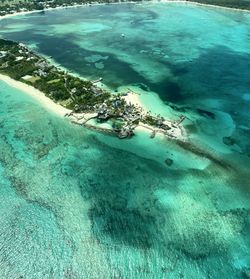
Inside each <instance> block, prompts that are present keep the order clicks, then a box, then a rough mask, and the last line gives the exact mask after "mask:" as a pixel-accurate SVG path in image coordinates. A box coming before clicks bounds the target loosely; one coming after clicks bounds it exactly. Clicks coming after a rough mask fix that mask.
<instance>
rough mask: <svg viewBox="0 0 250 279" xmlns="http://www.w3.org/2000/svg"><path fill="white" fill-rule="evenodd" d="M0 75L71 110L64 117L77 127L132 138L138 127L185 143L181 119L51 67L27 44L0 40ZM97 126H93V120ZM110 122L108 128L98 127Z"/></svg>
mask: <svg viewBox="0 0 250 279" xmlns="http://www.w3.org/2000/svg"><path fill="white" fill-rule="evenodd" d="M0 65H1V66H0V74H1V75H6V76H8V77H10V78H12V79H13V80H16V81H19V82H22V83H25V84H27V85H29V86H32V87H34V88H36V89H37V90H39V92H41V94H45V96H46V97H48V98H50V99H52V100H53V101H54V102H55V103H57V104H59V105H61V106H63V107H64V108H66V109H68V112H67V113H65V117H69V118H70V120H71V121H72V122H73V123H75V124H78V125H82V126H85V127H87V128H90V129H95V130H98V131H101V132H105V133H109V134H112V135H116V136H118V137H119V138H121V139H122V138H129V137H131V136H133V135H134V131H135V129H136V128H138V127H139V128H141V129H144V130H145V129H146V130H148V131H150V133H151V135H150V137H151V138H153V137H154V136H155V135H156V133H161V134H163V135H165V136H167V137H169V138H172V139H178V140H180V139H181V140H184V139H185V137H186V133H185V129H184V128H183V126H182V125H181V123H182V122H183V121H184V120H185V116H182V115H181V116H180V118H179V119H175V120H167V119H165V118H163V117H162V116H161V115H152V114H151V113H150V112H149V111H147V110H146V109H145V108H144V107H143V106H142V105H141V104H140V101H139V99H138V98H137V96H136V93H135V92H133V91H131V90H130V89H129V88H128V90H127V91H125V92H114V93H112V92H108V91H107V90H104V89H102V88H101V87H100V86H97V84H98V82H99V81H100V79H98V80H95V81H89V80H85V79H83V78H80V77H78V76H76V75H74V74H71V73H69V72H67V71H66V70H64V69H61V68H59V67H56V66H55V65H53V64H51V63H50V62H49V61H48V60H47V59H46V58H44V57H42V56H41V55H40V54H37V53H35V52H34V51H32V50H30V49H29V48H27V47H26V46H25V45H24V44H22V43H18V42H14V41H10V40H5V39H0ZM93 119H94V120H95V121H96V122H95V123H91V124H90V120H93ZM100 123H107V124H108V125H105V127H104V126H103V125H99V124H100Z"/></svg>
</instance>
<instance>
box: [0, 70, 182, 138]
mask: <svg viewBox="0 0 250 279" xmlns="http://www.w3.org/2000/svg"><path fill="white" fill-rule="evenodd" d="M0 81H3V82H4V83H6V84H8V85H9V86H11V87H13V88H15V89H17V90H20V91H22V92H23V93H24V94H26V95H28V96H30V97H31V98H33V99H34V100H35V101H37V102H38V103H39V104H40V105H41V106H43V107H44V108H45V109H47V110H48V111H50V112H52V113H54V114H56V115H57V116H60V117H65V116H68V117H69V119H70V121H71V123H73V124H76V125H80V126H83V127H86V128H87V129H92V130H93V129H94V130H97V131H100V132H108V133H111V129H108V128H103V127H101V126H100V125H92V124H89V123H87V122H88V121H89V120H91V119H92V118H95V115H96V114H95V113H79V114H78V113H72V110H70V109H67V108H65V107H63V106H62V105H60V104H58V103H55V102H54V101H53V100H52V99H50V98H49V97H47V96H45V94H44V93H43V92H41V91H40V90H38V89H36V88H34V87H32V86H31V85H28V84H25V83H23V82H21V81H17V80H14V79H12V78H10V77H9V76H7V75H3V74H0ZM123 98H124V99H125V100H126V101H128V100H129V102H131V104H136V105H138V106H140V107H141V108H142V109H143V112H145V111H146V110H145V107H144V106H143V103H142V102H141V101H140V99H139V95H138V94H137V93H135V92H132V91H131V92H129V93H128V94H127V96H124V97H123ZM166 122H167V123H168V124H169V125H170V126H171V130H170V131H168V132H165V131H164V130H162V129H160V128H155V127H153V126H150V125H147V124H143V123H141V122H140V123H139V124H138V125H137V126H136V128H135V131H138V132H140V131H143V132H147V133H148V134H149V136H150V135H152V134H154V136H153V137H155V136H165V137H166V138H168V139H175V140H181V141H185V139H187V134H186V131H185V129H184V128H183V127H182V126H179V127H178V129H176V128H173V127H172V124H173V123H172V122H170V121H168V120H166Z"/></svg>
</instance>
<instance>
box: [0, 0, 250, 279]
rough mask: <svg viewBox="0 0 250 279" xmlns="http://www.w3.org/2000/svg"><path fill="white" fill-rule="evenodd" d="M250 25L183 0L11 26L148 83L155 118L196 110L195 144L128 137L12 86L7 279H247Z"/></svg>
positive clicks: (91, 71) (2, 243)
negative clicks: (70, 116)
mask: <svg viewBox="0 0 250 279" xmlns="http://www.w3.org/2000/svg"><path fill="white" fill-rule="evenodd" d="M55 15H57V16H55ZM59 15H60V16H59ZM97 15H98V16H97ZM118 19H119V20H118ZM19 21H22V24H23V25H22V29H20V30H17V26H18V25H17V24H18V23H19ZM236 22H237V24H236ZM249 22H250V20H249V16H248V15H247V14H245V13H235V12H226V11H224V10H218V9H206V8H198V7H196V8H194V7H193V6H186V5H177V4H176V5H174V4H169V5H163V4H160V5H155V4H149V5H114V6H113V5H111V6H96V7H84V8H79V9H68V10H60V11H53V12H45V13H43V14H32V15H29V16H25V17H18V18H16V19H15V18H13V19H8V20H6V21H1V26H2V27H3V28H2V29H1V31H0V32H1V34H2V35H3V36H6V37H8V38H11V39H15V40H22V41H24V42H25V43H28V44H30V45H32V46H34V45H35V46H36V48H37V49H38V50H39V51H41V52H43V53H45V54H46V55H50V56H52V57H53V58H54V59H55V60H56V61H57V62H59V63H61V64H62V65H63V66H65V67H69V68H70V69H72V70H74V71H77V72H78V73H80V74H83V75H91V76H92V78H94V77H95V78H96V77H99V76H103V77H104V79H105V81H107V83H108V85H109V86H110V87H113V88H114V89H115V88H116V87H120V86H121V85H125V86H126V85H128V86H131V85H132V86H135V87H138V92H139V93H140V94H141V97H142V100H143V101H144V102H145V104H146V105H148V107H150V105H152V104H154V105H153V106H152V111H153V112H158V111H159V110H160V111H161V113H163V114H164V113H165V115H166V116H167V115H171V114H173V116H174V117H175V118H176V119H177V118H178V117H179V115H180V114H185V115H186V116H188V118H189V119H188V120H187V124H186V129H187V130H188V131H189V134H190V138H191V141H190V143H186V144H182V143H174V142H170V141H166V140H163V139H161V138H156V139H155V140H151V139H149V138H148V135H145V134H143V133H141V134H138V135H137V136H135V137H134V138H133V139H131V140H128V141H119V140H118V139H116V138H110V137H108V136H106V135H101V134H96V133H93V132H90V131H87V130H85V129H83V128H80V127H75V126H73V125H71V124H70V123H68V122H67V121H66V120H64V119H59V118H58V117H57V116H55V115H52V114H50V113H48V112H46V111H45V109H44V108H42V107H41V106H39V105H38V104H37V103H36V102H35V101H33V100H32V99H30V98H28V97H26V96H25V95H24V94H22V93H21V92H19V91H17V90H14V89H12V88H10V87H9V86H7V85H6V84H4V83H0V108H1V109H0V127H1V129H0V146H1V149H0V177H1V180H0V181H1V187H0V192H1V195H0V201H1V208H0V210H1V216H2V217H1V218H0V247H1V248H0V266H1V268H0V277H1V278H20V277H24V278H174V279H175V278H247V276H249V272H250V271H249V269H250V262H249V247H250V239H249V230H250V224H249V199H250V197H249V194H250V193H249V181H250V177H249V173H248V172H247V171H246V170H247V169H248V166H249V157H248V156H249V154H250V153H249V148H250V146H249V129H248V128H249V121H248V117H249V114H248V111H249V102H248V100H247V99H248V98H247V96H248V95H247V94H248V92H249V79H248V76H249V67H248V64H249V49H248V48H247V45H248V39H247V38H248V37H247V36H246V34H247V32H248V31H247V30H249ZM62 23H63V24H64V25H63V26H64V27H63V28H62V27H61V24H62ZM78 23H79V26H80V27H81V28H79V30H78V28H77V24H78ZM94 23H95V24H94ZM12 24H13V25H14V26H12V27H13V28H12V29H11V25H12ZM30 24H31V25H32V28H30V27H29V26H30ZM72 24H74V26H75V29H74V33H73V34H72V33H71V34H70V32H69V30H70V29H68V28H67V25H68V26H72ZM88 24H89V25H88ZM93 24H94V25H93ZM100 24H102V25H100ZM8 26H9V27H8ZM83 26H84V28H83ZM88 26H89V29H88ZM50 27H51V28H50ZM111 29H112V32H111V31H110V30H111ZM10 30H12V31H10ZM85 30H86V32H85ZM27 31H28V32H27ZM145 32H148V33H145ZM234 32H235V34H237V36H236V35H233V33H234ZM52 33H53V36H51V34H52ZM121 33H124V34H125V37H123V36H121ZM58 42H60V44H58ZM57 45H59V46H60V51H58V49H57ZM93 46H95V48H94V49H93ZM99 63H102V64H103V65H104V68H103V69H98V67H99V66H100V65H101V64H100V65H99ZM95 64H98V65H97V66H98V67H96V65H95ZM232 65H233V67H232ZM99 68H100V67H99ZM156 69H157V70H156ZM125 72H126V73H127V74H126V75H125V74H124V73H125ZM86 73H88V74H86ZM208 77H209V79H208ZM133 88H134V87H133ZM153 91H154V92H153ZM173 93H174V94H173ZM156 94H158V95H159V96H160V98H161V99H162V100H164V101H165V104H164V103H163V102H161V100H160V99H159V97H157V95H156ZM239 95H240V98H239ZM167 105H168V106H167ZM239 108H240V109H239ZM225 137H226V138H225ZM228 137H232V138H233V139H234V140H235V142H233V143H234V144H232V145H230V144H231V143H232V142H231V141H229V139H228ZM223 138H224V142H226V143H227V144H225V143H224V142H223ZM167 159H169V160H168V161H166V160H167ZM165 161H166V162H167V163H168V164H166V162H165ZM169 162H172V164H170V163H169Z"/></svg>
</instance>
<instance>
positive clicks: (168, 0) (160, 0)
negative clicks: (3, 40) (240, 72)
mask: <svg viewBox="0 0 250 279" xmlns="http://www.w3.org/2000/svg"><path fill="white" fill-rule="evenodd" d="M152 2H155V3H183V4H187V5H189V4H191V5H197V6H205V7H211V8H219V9H229V10H235V11H244V12H250V11H249V10H246V9H239V8H230V7H224V6H219V5H211V4H203V3H199V2H195V1H186V0H152V1H145V2H143V1H142V2H133V1H126V2H122V3H121V2H115V3H108V4H113V5H114V4H126V3H135V4H148V3H152ZM106 4H107V3H91V4H87V3H86V4H81V5H69V6H62V7H55V8H45V9H43V10H33V11H23V12H16V13H13V14H7V15H4V16H0V20H2V19H5V18H9V17H14V16H18V15H26V14H31V13H39V12H42V11H50V10H58V9H68V8H77V7H83V6H90V5H91V6H94V5H106Z"/></svg>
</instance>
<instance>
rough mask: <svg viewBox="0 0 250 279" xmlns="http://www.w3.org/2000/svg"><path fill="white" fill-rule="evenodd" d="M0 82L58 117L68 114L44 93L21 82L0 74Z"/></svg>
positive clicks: (68, 111) (67, 111) (66, 110)
mask: <svg viewBox="0 0 250 279" xmlns="http://www.w3.org/2000/svg"><path fill="white" fill-rule="evenodd" d="M0 80H2V81H4V82H5V83H7V84H8V85H10V86H11V87H14V88H16V89H18V90H21V91H22V92H24V93H25V94H27V95H29V96H31V97H32V98H34V99H35V100H37V101H38V102H39V103H40V104H41V105H42V106H44V107H46V108H47V109H48V110H50V111H52V112H54V113H56V114H57V115H59V116H64V115H65V114H66V113H70V112H71V110H69V109H66V108H64V107H63V106H61V105H59V104H56V103H55V102H54V101H52V100H51V99H50V98H48V97H46V96H45V94H44V93H42V92H41V91H39V90H37V89H35V88H34V87H32V86H30V85H27V84H25V83H23V82H20V81H16V80H14V79H12V78H10V77H8V76H5V75H2V74H0Z"/></svg>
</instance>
